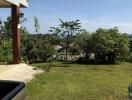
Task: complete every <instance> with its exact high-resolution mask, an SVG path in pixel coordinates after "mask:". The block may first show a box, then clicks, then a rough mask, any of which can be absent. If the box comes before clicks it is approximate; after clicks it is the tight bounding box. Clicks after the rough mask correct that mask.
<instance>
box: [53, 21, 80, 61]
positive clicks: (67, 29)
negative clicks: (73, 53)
mask: <svg viewBox="0 0 132 100" xmlns="http://www.w3.org/2000/svg"><path fill="white" fill-rule="evenodd" d="M59 20H60V22H61V23H60V25H59V26H58V27H57V28H52V31H51V32H56V33H57V34H59V35H60V38H62V40H63V41H64V45H63V47H64V48H65V60H66V62H67V60H68V48H69V45H70V44H71V43H72V36H73V34H75V33H76V32H78V30H79V29H80V27H81V26H80V24H81V23H80V22H79V20H75V21H63V20H62V19H59Z"/></svg>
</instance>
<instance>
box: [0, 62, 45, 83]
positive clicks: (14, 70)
mask: <svg viewBox="0 0 132 100" xmlns="http://www.w3.org/2000/svg"><path fill="white" fill-rule="evenodd" d="M43 72H44V71H42V70H40V69H35V68H34V67H32V66H29V65H26V64H19V65H0V80H14V81H22V82H29V81H31V80H32V79H33V78H34V75H36V74H41V73H43Z"/></svg>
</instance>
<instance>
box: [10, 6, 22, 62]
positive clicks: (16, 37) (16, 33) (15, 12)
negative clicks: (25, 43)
mask: <svg viewBox="0 0 132 100" xmlns="http://www.w3.org/2000/svg"><path fill="white" fill-rule="evenodd" d="M19 13H20V8H19V7H18V6H16V5H12V39H13V64H19V63H20V62H21V56H20V29H19V28H18V24H19Z"/></svg>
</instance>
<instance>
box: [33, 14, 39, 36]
mask: <svg viewBox="0 0 132 100" xmlns="http://www.w3.org/2000/svg"><path fill="white" fill-rule="evenodd" d="M34 27H35V32H36V33H38V32H39V29H40V25H39V20H38V18H37V17H36V16H35V17H34Z"/></svg>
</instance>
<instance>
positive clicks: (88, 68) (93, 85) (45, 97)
mask: <svg viewBox="0 0 132 100" xmlns="http://www.w3.org/2000/svg"><path fill="white" fill-rule="evenodd" d="M46 65H47V64H34V65H33V66H36V67H39V68H42V69H45V68H46V67H45V66H46ZM52 66H53V67H51V69H50V70H49V72H45V73H43V74H41V75H38V76H36V79H34V80H33V81H32V82H30V83H28V84H27V86H26V92H27V100H128V85H129V84H130V83H131V82H132V64H130V63H125V64H120V65H76V64H70V65H69V66H68V67H66V66H65V65H63V64H60V63H53V64H52ZM63 66H65V67H63Z"/></svg>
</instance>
